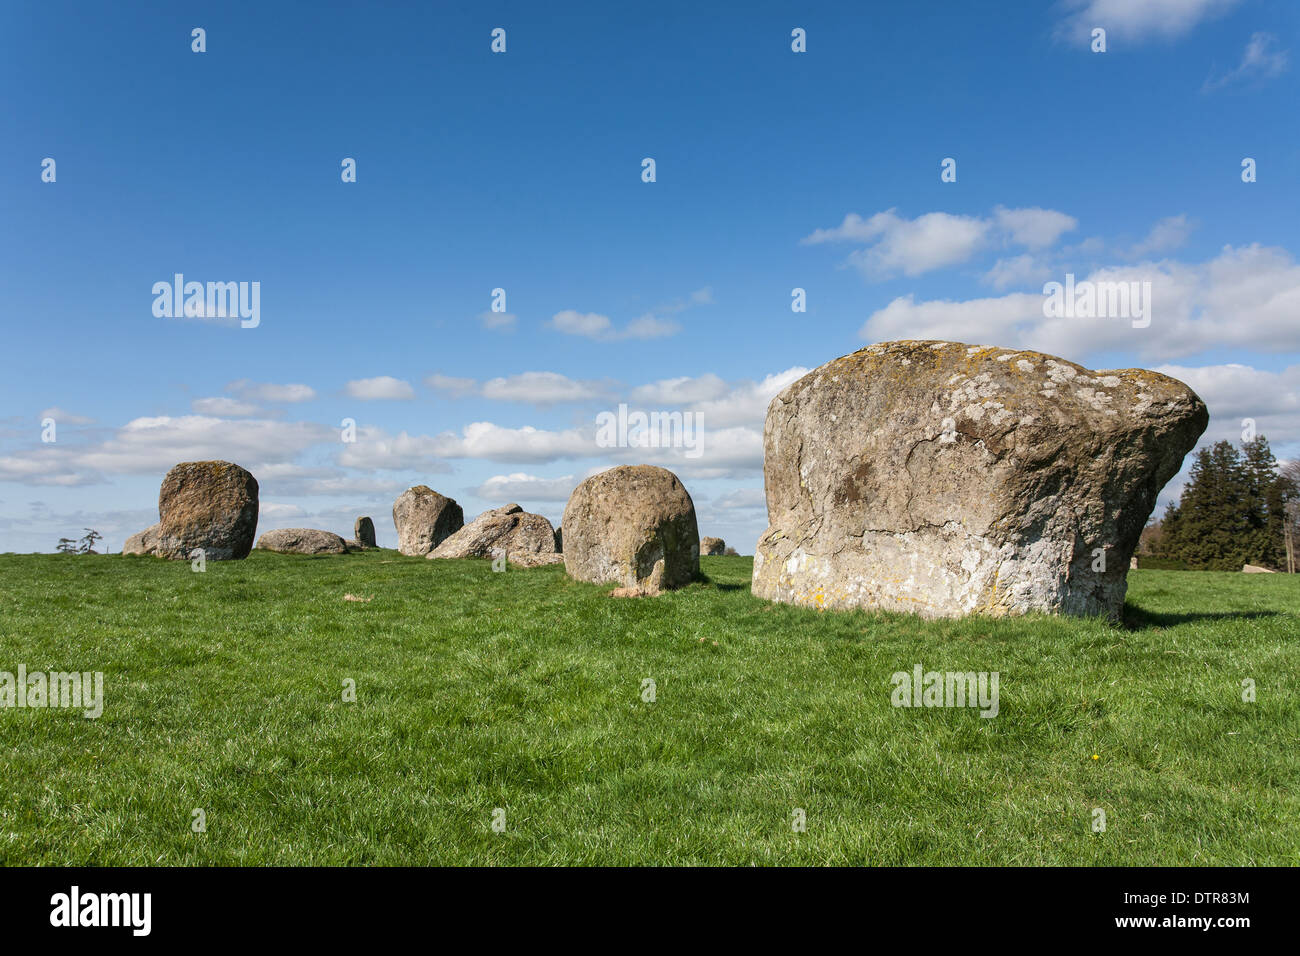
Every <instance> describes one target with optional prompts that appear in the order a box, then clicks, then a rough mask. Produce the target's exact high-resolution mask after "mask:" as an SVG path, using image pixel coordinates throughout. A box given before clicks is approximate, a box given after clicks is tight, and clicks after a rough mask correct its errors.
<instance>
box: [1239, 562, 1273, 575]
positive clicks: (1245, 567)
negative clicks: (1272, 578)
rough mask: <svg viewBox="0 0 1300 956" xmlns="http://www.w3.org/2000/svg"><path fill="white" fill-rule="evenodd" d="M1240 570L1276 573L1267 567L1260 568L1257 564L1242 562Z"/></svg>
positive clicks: (1249, 572) (1256, 572) (1244, 571)
mask: <svg viewBox="0 0 1300 956" xmlns="http://www.w3.org/2000/svg"><path fill="white" fill-rule="evenodd" d="M1241 570H1242V573H1243V574H1276V573H1277V572H1276V571H1273V570H1271V569H1269V568H1261V567H1260V566H1259V565H1258V564H1243V565H1242V566H1241Z"/></svg>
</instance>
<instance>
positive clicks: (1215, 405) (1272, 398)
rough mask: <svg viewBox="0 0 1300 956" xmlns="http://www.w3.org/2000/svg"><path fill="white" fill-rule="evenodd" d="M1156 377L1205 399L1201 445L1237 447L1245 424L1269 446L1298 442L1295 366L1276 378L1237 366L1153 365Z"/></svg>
mask: <svg viewBox="0 0 1300 956" xmlns="http://www.w3.org/2000/svg"><path fill="white" fill-rule="evenodd" d="M1155 371H1157V372H1161V373H1163V374H1165V375H1169V376H1172V377H1173V378H1176V379H1178V380H1180V381H1183V382H1186V383H1187V384H1188V385H1190V386H1191V387H1192V389H1193V390H1194V391H1195V392H1196V394H1198V395H1200V396H1201V398H1202V399H1204V401H1205V404H1206V407H1208V408H1209V410H1210V429H1209V431H1208V432H1207V434H1206V438H1205V439H1202V440H1203V441H1204V440H1206V439H1210V440H1218V439H1220V438H1227V439H1229V440H1232V441H1240V440H1241V431H1242V428H1243V420H1244V419H1247V418H1249V419H1252V420H1253V421H1254V423H1255V431H1256V432H1257V433H1258V434H1262V435H1266V436H1267V437H1268V439H1269V441H1270V442H1271V443H1274V444H1276V443H1280V442H1294V441H1300V365H1292V366H1290V367H1289V368H1286V369H1284V370H1282V371H1280V372H1268V371H1263V370H1261V369H1256V368H1252V367H1251V366H1249V365H1240V364H1230V365H1207V366H1202V367H1200V368H1189V367H1187V366H1182V365H1158V366H1156V368H1155Z"/></svg>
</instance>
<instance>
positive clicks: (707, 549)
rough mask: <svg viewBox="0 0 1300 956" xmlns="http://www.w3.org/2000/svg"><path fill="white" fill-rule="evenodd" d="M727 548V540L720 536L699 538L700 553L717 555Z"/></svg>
mask: <svg viewBox="0 0 1300 956" xmlns="http://www.w3.org/2000/svg"><path fill="white" fill-rule="evenodd" d="M726 550H727V542H725V541H723V540H722V539H721V538H701V539H700V554H708V555H718V554H722V553H723V552H724V551H726Z"/></svg>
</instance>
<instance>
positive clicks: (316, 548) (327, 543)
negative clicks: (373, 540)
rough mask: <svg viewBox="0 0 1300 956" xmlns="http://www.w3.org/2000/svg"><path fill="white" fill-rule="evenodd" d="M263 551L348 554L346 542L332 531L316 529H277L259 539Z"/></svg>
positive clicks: (258, 543)
mask: <svg viewBox="0 0 1300 956" xmlns="http://www.w3.org/2000/svg"><path fill="white" fill-rule="evenodd" d="M257 547H258V549H259V550H261V551H281V552H284V553H287V554H347V553H348V547H347V544H346V542H344V540H343V539H342V538H341V537H339V536H338V535H336V534H335V533H334V532H332V531H318V530H317V529H315V528H277V529H276V530H274V531H268V532H266V534H264V535H262V536H261V537H260V538H258V539H257Z"/></svg>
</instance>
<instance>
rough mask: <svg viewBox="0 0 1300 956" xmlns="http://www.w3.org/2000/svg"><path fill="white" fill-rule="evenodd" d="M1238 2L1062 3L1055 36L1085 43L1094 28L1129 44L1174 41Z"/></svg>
mask: <svg viewBox="0 0 1300 956" xmlns="http://www.w3.org/2000/svg"><path fill="white" fill-rule="evenodd" d="M1238 2H1239V0H1065V2H1064V3H1063V5H1062V6H1063V8H1064V10H1066V11H1067V16H1066V17H1065V19H1064V20H1063V21H1062V22H1061V24H1060V26H1059V27H1058V31H1057V32H1058V35H1060V36H1066V37H1070V38H1073V39H1076V40H1079V41H1083V40H1086V39H1087V38H1088V37H1089V36H1090V35H1091V32H1092V29H1093V28H1094V27H1102V28H1104V29H1105V30H1106V37H1107V39H1108V40H1110V39H1111V38H1119V39H1122V40H1127V41H1129V42H1142V41H1144V40H1148V39H1163V40H1170V39H1176V38H1177V37H1180V36H1182V35H1183V34H1185V33H1188V32H1189V31H1190V30H1191V29H1192V28H1193V27H1195V26H1196V25H1197V24H1199V23H1201V22H1202V21H1204V20H1209V19H1211V18H1214V17H1217V16H1220V15H1222V14H1223V13H1225V12H1227V11H1228V10H1230V9H1231V8H1232V7H1233V6H1235V5H1236V4H1237V3H1238Z"/></svg>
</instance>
